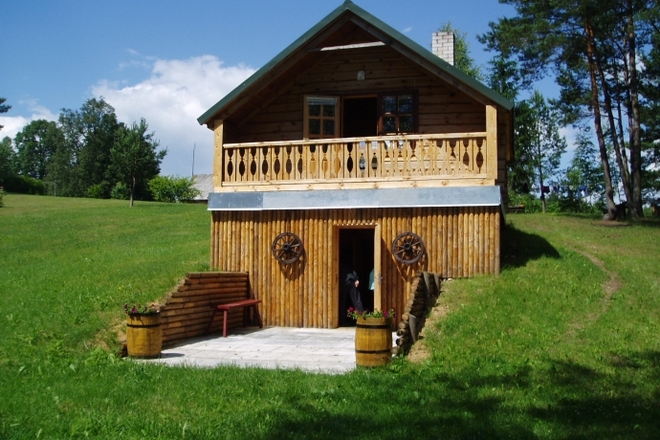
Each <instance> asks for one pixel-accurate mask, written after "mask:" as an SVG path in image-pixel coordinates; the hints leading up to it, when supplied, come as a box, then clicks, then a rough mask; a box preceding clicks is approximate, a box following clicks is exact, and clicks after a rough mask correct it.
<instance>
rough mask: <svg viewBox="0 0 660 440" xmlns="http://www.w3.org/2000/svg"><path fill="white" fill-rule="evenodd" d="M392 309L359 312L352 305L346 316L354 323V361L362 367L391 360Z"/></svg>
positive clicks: (377, 364)
mask: <svg viewBox="0 0 660 440" xmlns="http://www.w3.org/2000/svg"><path fill="white" fill-rule="evenodd" d="M395 315H396V313H395V310H394V309H390V310H378V309H374V310H372V311H368V310H365V311H363V312H359V311H358V310H356V309H354V308H353V307H351V308H349V309H348V316H349V317H350V318H353V319H355V320H356V321H357V323H356V325H355V363H356V364H357V365H359V366H363V367H377V366H381V365H387V364H389V363H390V362H391V361H392V318H394V316H395Z"/></svg>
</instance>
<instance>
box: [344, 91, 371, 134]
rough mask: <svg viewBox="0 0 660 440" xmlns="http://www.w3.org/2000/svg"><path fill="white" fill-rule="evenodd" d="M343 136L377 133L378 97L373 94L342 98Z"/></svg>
mask: <svg viewBox="0 0 660 440" xmlns="http://www.w3.org/2000/svg"><path fill="white" fill-rule="evenodd" d="M343 102H344V110H343V112H342V114H343V115H344V119H343V121H342V127H343V130H344V134H343V137H363V136H377V135H378V99H377V98H376V97H375V96H367V97H358V98H344V101H343Z"/></svg>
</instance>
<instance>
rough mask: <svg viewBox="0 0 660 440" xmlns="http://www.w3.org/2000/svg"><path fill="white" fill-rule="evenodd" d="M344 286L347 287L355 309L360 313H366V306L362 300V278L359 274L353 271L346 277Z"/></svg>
mask: <svg viewBox="0 0 660 440" xmlns="http://www.w3.org/2000/svg"><path fill="white" fill-rule="evenodd" d="M344 284H345V285H346V291H347V292H348V295H349V296H350V297H351V301H352V302H353V307H355V309H356V310H357V311H358V312H364V306H363V305H362V299H361V298H360V289H359V286H360V278H359V277H358V275H357V273H355V271H353V272H350V273H349V274H348V275H346V281H344Z"/></svg>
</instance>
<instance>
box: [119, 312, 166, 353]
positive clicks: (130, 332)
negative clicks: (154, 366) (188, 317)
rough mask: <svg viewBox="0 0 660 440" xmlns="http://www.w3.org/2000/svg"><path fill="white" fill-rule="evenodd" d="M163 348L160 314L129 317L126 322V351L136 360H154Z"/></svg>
mask: <svg viewBox="0 0 660 440" xmlns="http://www.w3.org/2000/svg"><path fill="white" fill-rule="evenodd" d="M162 348H163V330H162V328H161V327H160V314H158V313H155V314H149V315H139V314H138V315H128V317H127V321H126V349H127V350H128V355H129V356H131V357H135V358H142V359H153V358H157V357H158V356H160V351H161V350H162Z"/></svg>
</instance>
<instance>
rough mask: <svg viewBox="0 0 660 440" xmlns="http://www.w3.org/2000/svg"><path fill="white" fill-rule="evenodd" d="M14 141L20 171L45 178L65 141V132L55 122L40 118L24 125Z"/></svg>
mask: <svg viewBox="0 0 660 440" xmlns="http://www.w3.org/2000/svg"><path fill="white" fill-rule="evenodd" d="M14 142H15V144H16V150H17V153H16V169H17V171H18V173H19V174H21V175H24V176H29V177H32V178H34V179H39V180H44V179H45V178H46V176H47V173H48V166H49V164H50V162H51V160H52V158H53V156H54V155H55V152H56V151H57V150H58V148H61V146H62V144H63V143H64V134H63V133H62V130H60V129H59V127H58V126H57V124H56V123H55V122H52V121H46V120H44V119H38V120H35V121H32V122H30V123H29V124H28V125H26V126H25V127H23V130H21V131H20V132H18V133H17V134H16V138H15V139H14Z"/></svg>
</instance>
